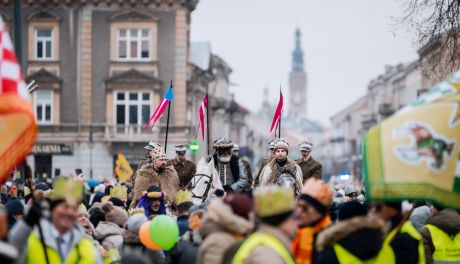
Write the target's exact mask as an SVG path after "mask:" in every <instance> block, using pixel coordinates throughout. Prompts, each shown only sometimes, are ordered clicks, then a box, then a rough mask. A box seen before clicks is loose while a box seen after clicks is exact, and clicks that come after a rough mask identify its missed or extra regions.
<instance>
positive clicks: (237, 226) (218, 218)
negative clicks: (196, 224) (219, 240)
mask: <svg viewBox="0 0 460 264" xmlns="http://www.w3.org/2000/svg"><path fill="white" fill-rule="evenodd" d="M252 229H253V225H252V223H251V222H250V221H249V220H246V219H245V218H243V217H240V216H238V215H236V214H234V213H233V211H232V208H231V207H230V206H228V205H227V204H225V203H224V202H223V201H222V200H221V199H216V200H213V201H212V202H211V203H210V204H209V207H208V213H207V214H206V216H205V217H204V218H203V220H202V223H201V228H200V234H201V235H202V236H203V237H206V236H208V235H209V234H211V233H213V232H227V233H237V234H241V235H242V234H246V233H248V232H250V231H251V230H252Z"/></svg>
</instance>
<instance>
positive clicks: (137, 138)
mask: <svg viewBox="0 0 460 264" xmlns="http://www.w3.org/2000/svg"><path fill="white" fill-rule="evenodd" d="M159 136H160V129H158V127H156V128H155V130H154V131H153V132H150V131H149V130H145V126H144V125H106V126H105V135H104V138H105V140H107V141H117V142H146V141H147V142H148V141H149V140H152V139H158V138H159Z"/></svg>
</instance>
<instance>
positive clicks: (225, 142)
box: [213, 138, 233, 149]
mask: <svg viewBox="0 0 460 264" xmlns="http://www.w3.org/2000/svg"><path fill="white" fill-rule="evenodd" d="M213 147H214V148H215V149H231V148H233V143H232V141H231V140H230V139H228V138H218V139H216V140H214V145H213Z"/></svg>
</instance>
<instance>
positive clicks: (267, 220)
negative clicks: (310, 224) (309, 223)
mask: <svg viewBox="0 0 460 264" xmlns="http://www.w3.org/2000/svg"><path fill="white" fill-rule="evenodd" d="M254 200H255V208H256V210H255V211H256V214H257V217H258V218H259V219H260V222H261V223H260V225H259V227H258V229H257V231H256V232H255V233H253V234H252V235H250V236H249V237H248V238H247V239H246V240H245V241H244V242H243V243H242V244H241V246H240V247H239V248H238V250H237V251H236V254H235V255H234V256H233V261H232V263H237V264H240V263H241V264H242V263H274V264H278V263H279V264H282V263H289V264H291V263H292V264H294V259H293V258H292V254H291V241H292V239H293V238H294V237H295V233H296V229H297V226H296V224H295V221H294V219H293V217H292V213H293V211H294V208H295V202H294V192H293V191H292V189H291V188H289V187H285V186H284V187H278V186H268V187H260V188H257V189H255V190H254ZM228 255H232V254H226V256H228ZM227 262H228V261H227V258H226V259H225V262H224V263H227Z"/></svg>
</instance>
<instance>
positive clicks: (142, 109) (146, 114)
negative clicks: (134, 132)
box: [115, 92, 152, 125]
mask: <svg viewBox="0 0 460 264" xmlns="http://www.w3.org/2000/svg"><path fill="white" fill-rule="evenodd" d="M150 98H151V94H150V93H148V92H117V93H116V96H115V122H116V124H117V125H145V124H146V123H147V121H148V120H149V118H150V112H151V105H152V104H151V101H150Z"/></svg>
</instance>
